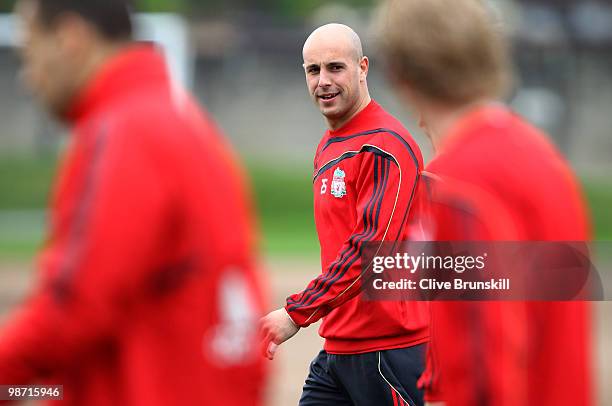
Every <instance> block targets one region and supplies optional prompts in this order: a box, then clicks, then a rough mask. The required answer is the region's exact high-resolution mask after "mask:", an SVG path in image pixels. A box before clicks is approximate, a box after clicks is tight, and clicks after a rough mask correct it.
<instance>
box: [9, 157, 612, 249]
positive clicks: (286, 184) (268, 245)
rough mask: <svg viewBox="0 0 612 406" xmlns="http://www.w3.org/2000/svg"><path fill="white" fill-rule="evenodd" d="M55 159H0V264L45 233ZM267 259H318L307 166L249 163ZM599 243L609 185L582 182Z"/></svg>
mask: <svg viewBox="0 0 612 406" xmlns="http://www.w3.org/2000/svg"><path fill="white" fill-rule="evenodd" d="M55 166H56V164H55V160H54V159H53V158H52V157H50V156H44V157H41V158H38V159H35V158H33V157H28V158H4V159H0V260H2V259H15V260H24V259H28V258H31V256H32V255H33V254H34V253H35V252H36V250H37V248H38V247H39V245H40V243H41V241H42V238H43V231H44V224H45V215H44V208H45V206H46V204H47V201H48V195H49V186H50V185H51V182H52V179H53V177H54V173H55ZM247 169H248V172H249V175H250V177H251V181H252V183H253V189H254V193H255V199H256V205H257V208H258V212H259V219H260V227H261V230H262V237H263V238H262V245H263V248H264V251H265V252H266V253H267V254H269V255H276V256H310V257H312V256H316V255H317V253H318V241H317V238H316V233H315V228H314V221H313V216H312V190H311V188H312V182H311V167H310V165H308V164H307V163H300V164H295V165H289V164H286V165H284V166H272V165H271V164H269V163H268V162H266V161H262V160H251V161H248V164H247ZM583 185H584V190H585V193H586V195H587V197H588V201H589V204H590V208H591V213H592V216H593V219H594V224H595V230H594V231H595V236H596V239H598V240H612V210H611V208H612V181H611V180H609V179H593V178H590V179H583Z"/></svg>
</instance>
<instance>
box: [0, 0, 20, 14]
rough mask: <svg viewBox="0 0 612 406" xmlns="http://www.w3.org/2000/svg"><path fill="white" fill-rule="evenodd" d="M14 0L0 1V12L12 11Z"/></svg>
mask: <svg viewBox="0 0 612 406" xmlns="http://www.w3.org/2000/svg"><path fill="white" fill-rule="evenodd" d="M16 1H17V0H5V1H2V2H0V13H10V12H11V11H13V7H15V2H16Z"/></svg>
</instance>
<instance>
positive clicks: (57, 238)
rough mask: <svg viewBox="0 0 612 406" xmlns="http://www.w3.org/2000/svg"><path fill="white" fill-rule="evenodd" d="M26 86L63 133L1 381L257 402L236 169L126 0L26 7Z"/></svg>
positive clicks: (137, 401)
mask: <svg viewBox="0 0 612 406" xmlns="http://www.w3.org/2000/svg"><path fill="white" fill-rule="evenodd" d="M17 12H18V14H19V16H20V18H21V21H22V23H23V41H24V42H23V48H22V54H23V55H22V56H23V61H24V76H25V79H26V81H27V83H28V84H29V86H30V88H31V90H32V91H33V93H34V95H35V96H36V98H37V99H38V100H39V101H40V102H41V103H42V104H43V105H44V107H46V109H47V110H48V111H50V112H51V113H52V114H53V115H54V116H56V117H57V118H59V119H61V120H63V121H65V122H66V123H67V124H69V125H70V126H71V127H72V130H73V136H72V137H71V139H70V144H69V148H68V151H67V152H66V155H65V160H64V163H63V165H62V167H61V170H60V174H59V178H58V181H57V184H56V187H55V191H54V196H53V200H52V207H51V212H50V230H49V237H48V241H47V244H46V246H45V248H44V251H43V252H42V255H41V257H40V265H39V267H40V275H39V278H38V282H37V286H36V290H35V292H34V293H33V294H32V295H31V297H30V299H29V300H28V302H27V303H26V304H25V305H24V306H23V307H22V308H21V309H19V311H17V312H15V313H14V314H13V315H12V317H10V318H9V321H8V322H7V323H6V324H5V325H4V326H2V328H1V329H0V384H5V385H8V384H10V385H24V384H28V383H39V382H41V383H53V384H61V385H64V401H63V403H61V404H69V405H89V406H93V405H113V406H114V405H147V406H151V405H189V404H200V405H259V404H261V399H262V392H263V383H264V377H265V373H264V370H263V365H262V361H261V359H260V357H258V356H257V354H256V351H255V349H254V348H255V347H254V345H253V344H254V341H253V340H254V339H255V337H254V336H253V334H255V333H256V328H255V326H254V324H253V323H256V322H257V320H258V318H259V316H260V311H261V310H262V309H263V303H262V291H261V287H260V284H259V282H258V277H257V274H256V272H255V266H256V264H255V258H254V252H253V249H254V247H253V245H254V235H253V224H252V218H251V213H250V208H249V202H248V196H247V195H246V193H245V185H244V184H243V179H242V175H241V172H240V169H239V168H238V166H237V164H236V158H235V157H234V156H233V154H232V152H231V149H230V148H229V146H228V145H227V144H226V142H225V140H224V139H223V138H222V137H221V136H220V134H219V131H218V130H217V128H216V127H215V126H214V124H213V123H212V122H211V120H210V119H209V118H208V117H207V116H206V115H205V114H203V113H202V112H201V111H200V109H199V108H198V107H197V105H196V104H195V103H194V102H193V101H192V100H191V98H190V96H189V95H187V94H186V93H185V92H183V91H182V90H181V89H179V88H178V87H177V86H176V85H174V84H172V83H171V81H170V79H169V76H168V73H167V71H166V66H165V63H164V59H163V57H162V56H161V54H160V53H159V52H158V51H157V50H156V49H155V48H154V47H153V46H151V45H145V44H136V43H133V42H132V41H131V32H132V24H131V20H130V15H129V12H128V4H127V1H123V0H105V1H103V2H101V1H93V0H92V1H86V0H44V1H43V0H19V1H18V3H17Z"/></svg>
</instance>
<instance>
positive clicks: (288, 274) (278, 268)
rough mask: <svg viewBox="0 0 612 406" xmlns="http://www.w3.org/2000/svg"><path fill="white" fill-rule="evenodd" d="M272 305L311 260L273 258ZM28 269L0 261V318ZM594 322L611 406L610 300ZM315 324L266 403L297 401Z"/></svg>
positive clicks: (308, 269) (310, 270)
mask: <svg viewBox="0 0 612 406" xmlns="http://www.w3.org/2000/svg"><path fill="white" fill-rule="evenodd" d="M268 269H269V270H270V282H271V285H272V286H271V287H272V292H273V303H272V305H274V306H280V305H282V303H283V302H284V299H285V297H286V296H287V295H288V294H290V293H294V292H297V291H299V290H301V289H302V288H303V287H304V286H306V284H307V283H308V281H309V280H310V279H311V278H312V277H313V276H314V274H315V273H316V272H317V264H316V262H314V261H304V260H300V261H296V260H275V261H270V263H269V265H268ZM31 273H32V272H31V270H29V268H28V267H27V266H24V265H23V264H0V322H1V321H2V318H3V315H4V314H5V313H6V311H7V309H8V308H9V307H11V306H13V305H15V304H16V303H17V302H18V301H19V300H20V298H22V297H23V294H24V292H25V291H26V290H27V288H28V286H29V281H30V278H31ZM594 321H595V324H596V326H597V333H596V334H595V340H596V343H595V346H594V349H595V351H594V352H595V353H596V354H597V355H596V366H597V371H596V373H595V375H596V376H598V378H599V379H598V381H599V382H598V387H599V389H600V390H599V392H600V402H599V405H601V406H612V387H611V386H610V382H612V302H601V303H597V304H596V314H595V318H594ZM317 327H318V324H317V325H314V326H311V327H309V328H307V329H304V330H302V331H300V332H299V333H298V334H297V335H296V336H295V337H294V338H293V339H291V340H290V341H288V342H287V343H285V344H283V345H282V346H281V347H280V349H279V352H278V354H277V358H276V359H275V360H274V361H273V363H272V368H273V374H272V376H273V382H272V384H271V387H270V391H269V393H270V396H269V402H268V403H269V406H289V405H296V404H297V401H298V399H299V396H300V393H301V388H302V384H303V382H304V378H305V377H306V373H307V371H308V365H309V363H310V361H311V360H312V358H313V357H314V356H315V355H316V353H317V352H318V351H319V350H320V349H321V347H322V340H321V338H320V337H319V336H318V334H317Z"/></svg>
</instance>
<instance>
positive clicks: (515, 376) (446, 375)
mask: <svg viewBox="0 0 612 406" xmlns="http://www.w3.org/2000/svg"><path fill="white" fill-rule="evenodd" d="M387 4H388V9H387V10H386V13H385V14H384V17H383V19H382V20H381V23H382V24H381V26H382V27H383V28H382V35H381V38H382V39H383V43H384V47H385V53H386V57H387V58H388V61H389V65H390V66H389V67H390V71H391V74H392V77H393V79H394V80H395V82H396V85H397V86H396V87H397V89H398V92H399V93H400V94H401V95H402V97H403V98H404V99H405V100H406V101H407V102H408V103H409V104H410V105H411V106H412V107H413V109H414V111H415V113H416V114H418V115H419V116H420V118H421V120H420V121H421V126H422V127H423V128H424V130H425V132H426V133H427V134H428V135H429V136H430V138H431V141H432V143H433V145H434V149H435V150H436V157H435V158H434V159H433V161H432V162H431V163H430V164H429V165H428V167H427V168H426V170H427V171H428V172H431V173H433V175H434V176H433V177H434V178H435V180H434V182H433V187H432V194H431V195H432V202H431V203H432V218H431V219H430V221H429V227H430V230H429V231H430V232H431V233H432V235H433V236H435V238H434V239H437V240H440V241H448V240H475V241H478V240H496V241H505V240H506V241H507V240H515V241H586V240H588V238H589V227H588V219H587V214H586V209H585V206H584V203H583V199H582V196H581V192H580V190H579V187H578V184H577V182H576V179H575V177H574V175H573V174H572V172H571V170H570V169H569V166H568V165H567V163H566V162H565V161H564V159H563V158H562V157H561V155H560V154H559V152H558V151H557V150H556V149H555V147H554V146H553V145H552V144H551V142H550V141H549V140H548V139H547V137H546V136H545V135H544V134H542V133H541V132H539V131H538V130H536V129H535V128H533V127H532V126H531V125H529V124H528V123H526V122H525V121H524V120H523V119H522V118H520V117H518V116H517V115H515V114H514V113H513V112H511V111H510V110H509V109H508V108H507V107H506V106H504V105H503V104H498V103H496V102H494V100H495V99H496V98H497V97H499V96H500V94H501V92H502V91H503V90H504V87H505V86H506V84H507V82H508V77H509V64H508V61H507V59H508V54H507V50H506V48H505V45H504V43H503V41H502V39H501V35H499V33H497V32H496V29H495V27H494V24H493V23H492V21H491V17H490V16H489V15H488V13H487V12H486V10H485V8H484V6H483V4H482V2H479V1H475V0H427V1H422V0H402V1H392V2H391V1H390V2H388V3H387ZM550 282H554V281H550ZM431 311H432V338H431V347H430V350H429V364H428V370H427V371H426V373H425V374H424V376H423V377H422V379H421V383H422V384H423V385H426V386H427V389H428V398H429V400H430V401H444V402H445V403H446V405H448V406H468V405H469V406H473V405H495V406H498V405H513V406H517V405H521V406H522V405H545V406H553V405H561V404H571V405H590V404H592V392H591V389H592V388H591V379H590V375H591V366H590V362H591V359H590V357H591V354H590V352H589V346H590V331H591V325H590V313H589V306H588V304H587V303H580V302H575V303H571V302H565V303H560V302H555V303H542V302H516V303H502V302H496V303H493V302H487V303H473V304H469V303H452V302H446V303H444V302H437V303H434V304H433V305H432V309H431Z"/></svg>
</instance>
